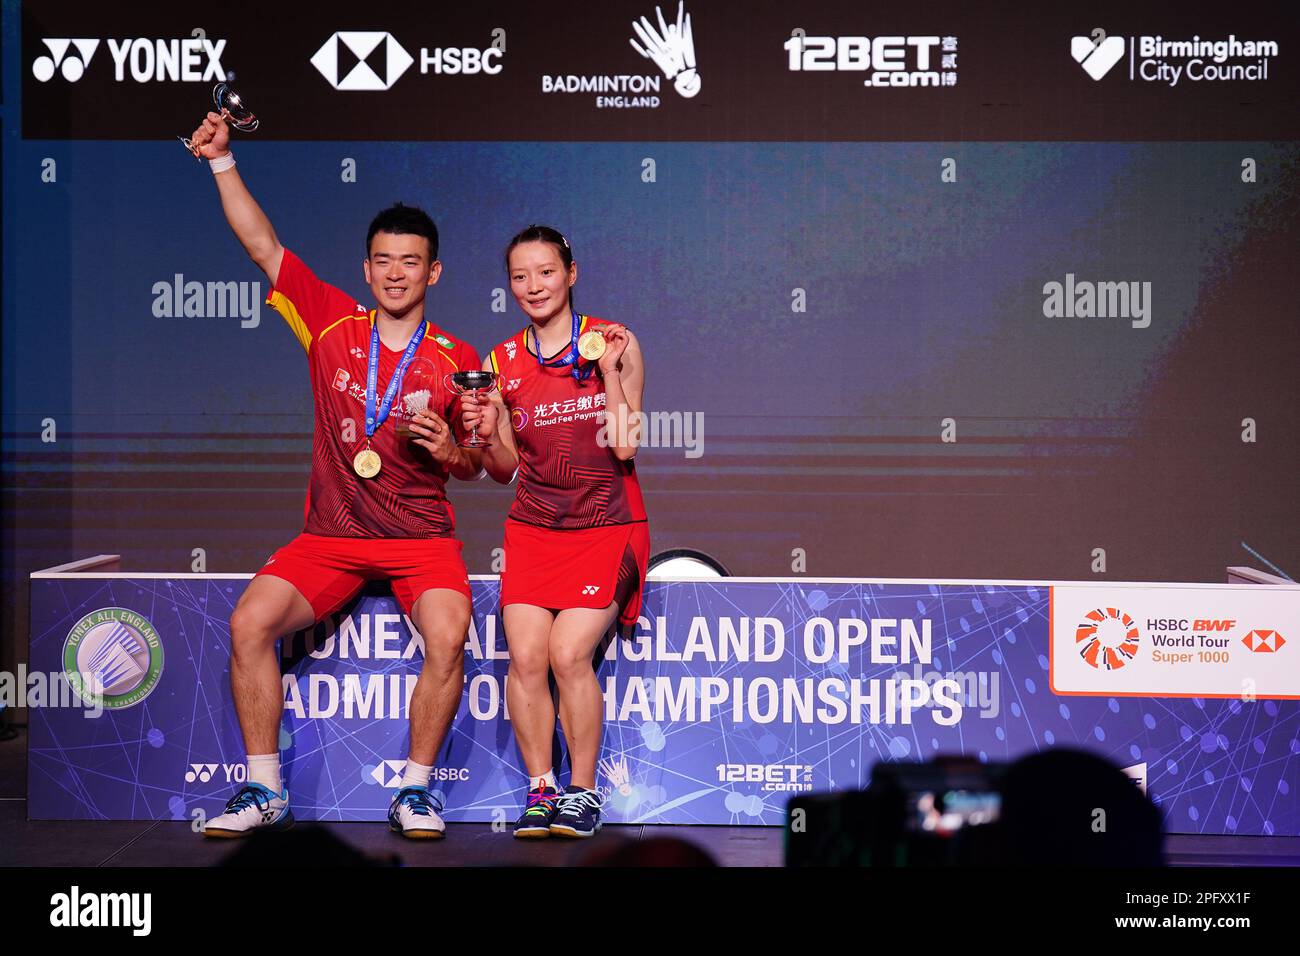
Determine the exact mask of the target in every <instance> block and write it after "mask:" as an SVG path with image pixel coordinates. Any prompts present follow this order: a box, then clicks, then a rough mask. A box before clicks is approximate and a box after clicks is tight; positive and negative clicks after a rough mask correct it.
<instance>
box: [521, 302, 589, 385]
mask: <svg viewBox="0 0 1300 956" xmlns="http://www.w3.org/2000/svg"><path fill="white" fill-rule="evenodd" d="M579 328H581V322H580V321H579V316H578V313H577V312H574V313H573V334H572V335H570V337H569V351H568V352H566V353H565V354H564V355H563V356H561V357H560V358H555V359H551V361H549V362H548V361H546V360H545V359H543V358H542V341H541V339H539V338H538V337H537V331H536V329H534V330H533V347H534V348H535V349H536V350H537V364H538V365H540V366H541V367H542V368H567V367H568V366H570V365H572V366H573V369H572V372H573V378H574V380H575V381H579V382H581V381H583V380H584V379H588V378H590V377H591V373H592V372H594V371H595V370H596V363H594V362H588V363H587V364H586V365H580V364H579V363H578V358H579V355H578V329H579Z"/></svg>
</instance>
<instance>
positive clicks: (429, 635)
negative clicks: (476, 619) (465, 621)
mask: <svg viewBox="0 0 1300 956" xmlns="http://www.w3.org/2000/svg"><path fill="white" fill-rule="evenodd" d="M420 633H421V635H422V636H423V637H424V666H425V667H433V668H436V669H438V670H444V671H445V670H453V669H455V668H456V667H458V666H461V665H462V664H463V662H464V658H465V631H463V630H458V629H457V628H456V627H455V626H454V625H448V624H442V625H439V626H438V627H431V628H429V629H428V630H424V631H421V632H420Z"/></svg>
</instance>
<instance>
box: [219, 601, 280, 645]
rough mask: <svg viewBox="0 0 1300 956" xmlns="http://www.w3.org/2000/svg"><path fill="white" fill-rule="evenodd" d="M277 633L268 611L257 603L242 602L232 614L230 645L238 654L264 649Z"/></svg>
mask: <svg viewBox="0 0 1300 956" xmlns="http://www.w3.org/2000/svg"><path fill="white" fill-rule="evenodd" d="M276 637H277V635H276V633H275V629H274V626H273V623H272V622H271V621H270V620H268V618H267V615H266V613H265V612H264V611H263V610H262V609H260V608H258V607H257V606H256V605H253V604H247V603H244V602H240V604H238V605H237V606H236V607H235V610H234V611H233V612H232V613H231V615H230V645H231V651H232V652H233V653H234V654H236V655H240V654H247V653H250V652H256V651H260V650H262V649H263V648H264V647H266V645H267V644H269V643H273V642H274V641H275V639H276Z"/></svg>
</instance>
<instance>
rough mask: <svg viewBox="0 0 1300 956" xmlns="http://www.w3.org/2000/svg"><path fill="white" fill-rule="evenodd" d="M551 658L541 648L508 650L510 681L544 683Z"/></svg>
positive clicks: (514, 648) (544, 649)
mask: <svg viewBox="0 0 1300 956" xmlns="http://www.w3.org/2000/svg"><path fill="white" fill-rule="evenodd" d="M550 669H551V658H550V655H549V654H547V653H546V648H545V647H544V646H543V647H527V648H524V647H512V648H510V679H511V680H518V681H524V682H527V683H535V682H537V681H545V680H546V675H547V672H548V671H549V670H550Z"/></svg>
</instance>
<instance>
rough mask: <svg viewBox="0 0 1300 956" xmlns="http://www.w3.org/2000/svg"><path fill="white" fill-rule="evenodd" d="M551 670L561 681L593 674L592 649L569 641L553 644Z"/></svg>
mask: <svg viewBox="0 0 1300 956" xmlns="http://www.w3.org/2000/svg"><path fill="white" fill-rule="evenodd" d="M550 662H551V670H553V671H555V679H556V680H559V681H564V680H569V679H571V678H576V677H586V676H587V675H589V674H591V649H590V648H585V647H577V646H575V645H572V644H567V643H553V644H552V645H551V655H550Z"/></svg>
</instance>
